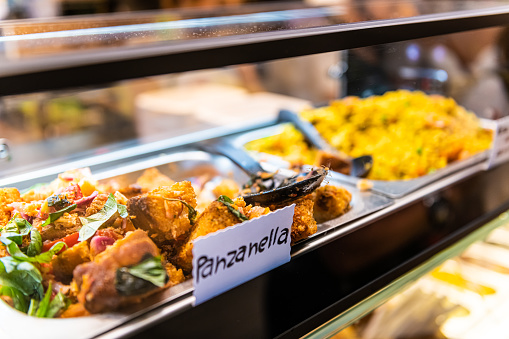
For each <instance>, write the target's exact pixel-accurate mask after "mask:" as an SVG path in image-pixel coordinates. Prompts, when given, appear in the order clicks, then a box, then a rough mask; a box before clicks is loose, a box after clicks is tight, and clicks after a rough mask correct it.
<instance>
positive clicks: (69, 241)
mask: <svg viewBox="0 0 509 339" xmlns="http://www.w3.org/2000/svg"><path fill="white" fill-rule="evenodd" d="M79 236H80V233H79V232H76V233H73V234H71V235H68V236H66V237H63V238H62V239H57V240H53V241H45V242H44V244H43V245H42V251H41V252H47V251H49V249H50V248H51V247H52V246H53V245H55V244H56V243H57V242H60V241H63V242H65V244H66V245H67V248H71V247H73V246H74V245H76V244H77V243H78V238H79ZM65 249H66V248H65V247H64V248H63V249H62V250H61V251H60V252H58V253H57V254H59V253H62V252H63V251H65Z"/></svg>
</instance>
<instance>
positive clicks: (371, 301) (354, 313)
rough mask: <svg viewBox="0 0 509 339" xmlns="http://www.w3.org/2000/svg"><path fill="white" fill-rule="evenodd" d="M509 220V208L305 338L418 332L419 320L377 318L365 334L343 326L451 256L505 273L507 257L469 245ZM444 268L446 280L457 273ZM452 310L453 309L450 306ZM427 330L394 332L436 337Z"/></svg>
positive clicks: (454, 330)
mask: <svg viewBox="0 0 509 339" xmlns="http://www.w3.org/2000/svg"><path fill="white" fill-rule="evenodd" d="M508 220H509V214H508V212H505V213H503V214H501V215H500V216H499V217H498V218H496V219H495V220H493V221H491V222H489V223H487V224H486V225H484V226H483V227H481V228H479V229H478V230H476V231H474V232H473V233H471V234H469V235H468V236H466V237H465V238H463V239H462V240H460V241H458V242H457V243H456V244H454V245H453V246H451V247H449V248H448V249H446V250H444V251H442V252H440V253H438V254H436V255H435V256H433V257H432V258H431V259H430V260H428V261H427V262H425V263H424V264H422V265H420V266H418V267H416V268H415V269H414V270H412V271H410V272H409V273H408V274H406V275H404V276H402V277H401V278H399V279H397V280H396V281H394V282H393V283H391V284H390V285H388V286H387V287H386V288H384V289H383V290H381V291H379V292H377V293H375V294H373V295H372V296H371V297H369V298H367V299H365V300H363V301H362V302H360V303H359V304H357V305H355V306H354V307H352V308H351V309H349V310H347V311H345V312H344V313H343V314H340V315H338V316H337V317H336V318H334V319H333V320H331V321H330V322H328V323H326V324H325V325H323V326H321V327H319V328H318V329H316V330H315V331H313V332H311V333H310V334H308V335H307V336H305V338H308V339H311V338H331V337H332V338H336V339H339V338H341V339H344V338H350V337H352V338H371V339H378V338H384V339H388V338H393V336H389V335H387V333H390V330H391V329H392V330H399V331H401V332H402V333H404V330H405V329H407V330H408V333H413V332H412V330H415V331H416V333H418V328H417V327H418V325H417V324H416V325H415V326H414V328H409V327H408V326H407V327H405V326H406V325H408V323H405V324H404V325H403V324H400V325H399V326H397V327H393V328H388V327H385V328H384V324H387V323H388V322H389V321H385V322H382V323H376V322H375V323H374V324H371V325H370V327H368V326H366V327H365V330H366V332H364V333H362V335H359V334H357V335H358V336H356V335H355V334H352V333H351V331H350V330H348V331H346V332H345V333H343V334H342V333H341V332H340V331H341V330H342V329H344V328H345V327H346V326H348V325H350V324H352V323H353V322H355V321H357V320H358V319H360V318H361V317H363V316H365V315H367V314H368V313H369V312H371V311H373V310H374V309H375V308H377V307H379V306H380V305H383V304H384V303H386V302H388V301H389V302H390V300H391V299H390V298H391V297H393V296H395V295H397V294H398V293H400V292H402V291H405V289H408V288H411V286H412V285H413V284H414V283H415V281H416V280H417V279H419V278H421V277H422V276H424V275H425V274H426V273H428V272H429V271H431V270H434V269H435V268H436V267H437V266H439V265H440V264H442V263H444V262H445V261H446V260H448V259H450V258H454V257H457V256H459V255H460V254H461V255H462V258H463V260H466V261H467V262H470V263H477V264H482V263H484V268H488V269H490V268H491V270H492V271H495V272H499V273H500V269H502V270H503V271H502V272H501V273H503V274H504V275H506V274H507V273H508V272H509V271H508V269H507V265H509V262H507V260H506V261H505V263H504V264H505V265H506V267H503V266H504V264H501V262H504V261H503V259H498V260H497V259H493V260H491V259H488V260H487V257H489V255H486V254H485V255H484V258H481V259H479V250H477V256H476V257H472V255H470V254H471V253H472V252H473V250H472V247H470V248H469V246H471V245H472V244H473V243H475V242H478V241H480V240H483V239H485V238H486V237H488V239H490V237H491V238H492V239H493V236H492V235H490V233H492V232H493V231H494V230H497V229H501V230H505V232H507V225H508ZM492 234H493V233H492ZM498 241H500V240H498ZM504 246H506V244H504ZM465 251H466V252H465ZM481 251H482V249H481ZM500 252H504V255H505V256H507V255H508V253H507V247H506V248H505V249H502V248H500V249H494V250H492V251H491V252H490V253H500ZM481 257H482V255H481ZM465 258H466V259H465ZM504 259H505V257H504ZM490 261H491V262H490ZM497 269H498V270H497ZM444 271H445V270H442V271H436V270H434V271H433V272H439V273H438V274H437V273H436V274H435V276H439V277H440V278H441V279H442V280H443V279H444V277H445V278H448V279H446V280H448V281H451V276H453V275H452V274H451V275H448V274H447V273H446V274H444V273H443V272H444ZM481 271H482V270H481ZM477 274H480V273H477ZM484 274H486V273H484ZM505 279H506V280H507V277H505ZM499 280H500V278H499ZM462 281H463V280H461V279H460V278H458V277H456V278H455V279H454V282H455V283H456V284H458V283H459V284H461V283H462ZM479 286H481V285H477V290H476V292H478V293H479V292H480V290H479ZM457 287H459V288H461V286H457ZM463 287H465V288H466V289H472V287H474V288H476V286H474V284H472V283H468V282H464V284H463ZM481 287H482V288H483V290H482V292H483V293H485V294H492V293H491V292H492V290H491V288H490V287H485V286H484V285H482V286H481ZM442 292H443V290H442ZM499 293H501V294H502V295H504V293H505V290H503V291H501V292H499ZM466 297H468V296H466ZM470 297H471V296H470ZM498 298H500V297H498ZM430 299H431V298H429V297H428V298H427V299H426V300H427V301H428V302H431V300H430ZM487 301H488V300H487ZM465 302H466V303H467V304H468V301H467V300H465ZM488 302H489V301H488ZM393 306H394V305H393ZM414 306H418V305H414ZM427 306H429V305H425V302H422V304H421V309H426V307H427ZM440 306H442V307H444V311H445V310H447V307H446V305H444V304H443V303H442V305H440ZM394 307H395V306H394ZM394 307H392V308H389V310H390V311H393V312H394ZM449 307H450V302H449ZM414 310H415V309H414ZM414 310H412V309H408V310H407V312H406V313H402V314H401V315H400V317H394V318H392V320H398V319H401V317H403V314H405V315H406V316H408V315H409V314H410V313H411V312H412V311H414ZM448 310H449V311H451V309H448ZM423 312H424V310H423ZM395 313H396V312H395ZM476 313H477V312H476ZM414 314H415V312H414ZM464 315H465V314H464V313H463V314H461V316H464ZM420 316H423V317H424V318H425V319H427V320H428V321H433V319H432V318H426V314H420ZM429 316H430V317H432V316H433V313H431V314H430V315H429ZM435 316H437V321H438V320H441V321H442V324H444V323H445V321H444V320H445V319H440V317H439V315H437V314H435ZM488 316H490V315H488ZM491 316H492V314H491ZM463 324H464V325H465V322H463ZM393 325H394V324H393ZM420 325H423V324H420ZM434 325H435V326H436V324H434ZM445 325H448V324H446V323H445ZM454 325H455V324H449V328H446V330H449V332H450V333H454V334H457V333H461V331H459V330H460V329H458V327H457V326H456V327H455V328H453V326H454ZM377 326H379V327H378V329H376V327H377ZM479 327H480V330H482V327H481V326H479ZM382 330H386V332H382ZM478 330H479V328H478ZM338 332H339V334H337V333H338ZM463 332H465V331H463ZM377 333H385V335H383V334H382V335H381V336H378V335H377ZM466 333H468V332H466ZM334 334H337V336H333V335H334ZM418 334H422V333H418ZM426 334H427V336H426V335H421V336H419V335H415V333H414V335H415V336H412V335H408V336H405V335H402V336H394V338H400V337H404V338H428V337H429V338H435V336H433V335H431V336H429V335H430V334H429V333H426ZM442 334H443V333H442ZM463 334H464V333H463ZM477 335H479V334H477ZM443 337H444V336H443V335H440V336H438V337H437V338H443ZM458 337H461V338H463V337H469V336H452V338H458ZM471 338H476V336H471Z"/></svg>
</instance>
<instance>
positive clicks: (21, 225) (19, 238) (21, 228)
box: [0, 214, 32, 245]
mask: <svg viewBox="0 0 509 339" xmlns="http://www.w3.org/2000/svg"><path fill="white" fill-rule="evenodd" d="M31 229H32V225H31V224H30V223H29V222H28V221H26V220H25V219H23V218H21V217H19V214H16V215H15V216H14V217H13V218H11V220H9V222H8V223H7V224H6V225H5V226H4V228H2V230H1V231H0V235H1V236H3V237H6V238H8V239H10V240H12V241H14V242H15V243H16V244H18V245H21V244H22V242H23V236H24V235H27V234H28V233H30V231H31Z"/></svg>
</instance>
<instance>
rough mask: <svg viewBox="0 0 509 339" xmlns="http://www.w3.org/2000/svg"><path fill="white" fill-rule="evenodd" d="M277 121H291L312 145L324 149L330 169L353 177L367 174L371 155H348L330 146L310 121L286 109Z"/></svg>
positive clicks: (280, 113)
mask: <svg viewBox="0 0 509 339" xmlns="http://www.w3.org/2000/svg"><path fill="white" fill-rule="evenodd" d="M278 121H279V122H289V123H292V124H293V125H294V126H295V128H297V129H298V130H299V131H300V132H301V133H302V134H303V135H304V138H305V139H306V141H307V142H309V143H310V144H311V145H312V146H313V147H315V148H317V149H319V150H321V151H324V152H326V153H328V154H329V155H330V159H328V160H330V161H331V162H332V165H331V166H330V167H331V168H332V170H335V171H337V172H341V173H343V174H348V175H351V176H353V177H359V178H364V177H366V176H367V175H368V173H369V171H370V170H371V167H373V157H372V156H371V155H363V156H360V157H357V158H353V157H351V156H348V155H346V154H344V153H342V152H340V151H338V150H337V149H336V148H334V147H332V146H331V145H330V144H329V143H328V142H327V141H326V140H325V139H324V138H323V137H322V136H321V135H320V133H318V131H317V130H316V128H315V126H313V125H312V124H311V123H309V122H307V121H305V120H302V119H301V118H300V117H299V115H297V114H296V113H294V112H291V111H288V110H281V111H280V112H279V115H278Z"/></svg>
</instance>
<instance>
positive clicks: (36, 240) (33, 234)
mask: <svg viewBox="0 0 509 339" xmlns="http://www.w3.org/2000/svg"><path fill="white" fill-rule="evenodd" d="M41 250H42V237H41V233H39V231H38V230H37V229H35V228H34V229H32V230H31V231H30V244H29V245H28V249H27V255H28V256H30V257H34V256H36V255H38V254H40V253H41Z"/></svg>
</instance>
